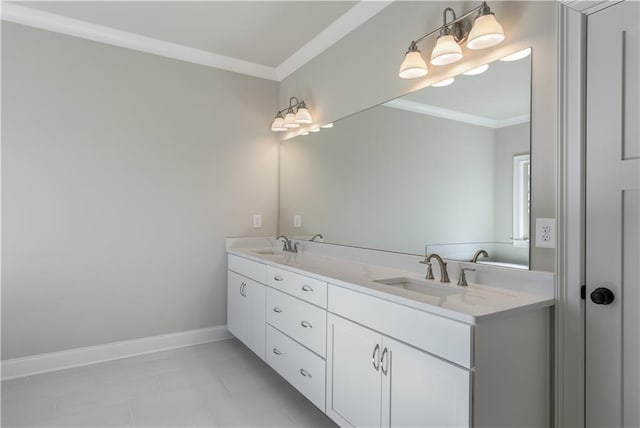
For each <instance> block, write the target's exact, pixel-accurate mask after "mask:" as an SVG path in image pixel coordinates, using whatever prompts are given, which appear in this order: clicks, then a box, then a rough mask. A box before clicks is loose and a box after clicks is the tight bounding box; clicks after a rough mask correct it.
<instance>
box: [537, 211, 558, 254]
mask: <svg viewBox="0 0 640 428" xmlns="http://www.w3.org/2000/svg"><path fill="white" fill-rule="evenodd" d="M536 247H539V248H555V247H556V219H555V218H537V219H536Z"/></svg>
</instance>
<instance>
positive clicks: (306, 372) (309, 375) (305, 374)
mask: <svg viewBox="0 0 640 428" xmlns="http://www.w3.org/2000/svg"><path fill="white" fill-rule="evenodd" d="M300 374H301V375H302V376H304V377H308V378H309V379H311V374H310V373H309V372H308V371H306V370H305V369H300Z"/></svg>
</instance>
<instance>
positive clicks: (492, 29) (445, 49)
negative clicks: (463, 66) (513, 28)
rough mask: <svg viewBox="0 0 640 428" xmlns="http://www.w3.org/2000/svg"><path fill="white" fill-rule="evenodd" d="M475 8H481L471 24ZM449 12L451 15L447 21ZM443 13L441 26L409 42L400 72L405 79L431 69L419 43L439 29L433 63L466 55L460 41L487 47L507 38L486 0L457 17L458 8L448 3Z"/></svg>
mask: <svg viewBox="0 0 640 428" xmlns="http://www.w3.org/2000/svg"><path fill="white" fill-rule="evenodd" d="M475 12H478V16H477V17H476V19H475V21H474V23H473V25H472V24H471V23H470V21H469V20H468V19H467V18H468V17H469V16H471V15H472V14H473V13H475ZM447 14H451V16H452V19H451V20H450V21H448V22H447ZM442 17H443V24H442V25H441V26H440V27H438V28H436V29H435V30H433V31H431V32H430V33H427V34H425V35H424V36H422V37H419V38H417V39H415V40H413V41H411V43H410V44H409V49H408V50H407V52H406V53H405V56H404V61H402V64H401V65H400V72H399V73H398V76H400V77H401V78H402V79H415V78H417V77H422V76H425V75H426V74H427V73H428V69H427V63H426V62H425V61H424V59H423V58H422V54H421V53H420V50H419V49H418V43H420V42H421V41H423V40H424V39H426V38H427V37H429V36H431V35H433V34H436V33H440V35H439V36H438V38H437V40H436V45H435V47H434V48H433V51H432V52H431V61H430V62H431V64H433V65H447V64H452V63H454V62H457V61H460V59H462V56H463V54H462V49H461V48H460V45H461V44H462V43H464V42H465V41H466V42H467V45H466V46H467V47H468V48H469V49H486V48H490V47H492V46H495V45H497V44H498V43H500V42H502V41H503V40H504V31H503V30H502V26H500V24H499V23H498V21H497V20H496V18H495V15H494V14H493V12H491V9H490V8H489V6H488V5H487V2H484V1H483V2H482V3H481V4H480V5H479V6H476V7H474V8H473V9H471V10H470V11H468V12H466V13H465V14H464V15H462V16H461V17H459V18H458V17H456V12H455V11H454V10H453V9H452V8H450V7H448V8H446V9H445V10H444V12H443V14H442ZM434 86H435V85H434Z"/></svg>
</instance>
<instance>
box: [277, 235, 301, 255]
mask: <svg viewBox="0 0 640 428" xmlns="http://www.w3.org/2000/svg"><path fill="white" fill-rule="evenodd" d="M276 239H279V240H281V241H282V243H283V245H282V251H286V252H287V253H297V252H298V243H297V242H296V243H295V244H292V243H291V239H289V238H287V237H286V236H284V235H280V236H278V237H277V238H276Z"/></svg>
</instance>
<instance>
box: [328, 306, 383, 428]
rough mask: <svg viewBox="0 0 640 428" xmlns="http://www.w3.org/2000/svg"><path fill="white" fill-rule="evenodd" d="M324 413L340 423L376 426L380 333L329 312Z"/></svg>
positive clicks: (379, 394)
mask: <svg viewBox="0 0 640 428" xmlns="http://www.w3.org/2000/svg"><path fill="white" fill-rule="evenodd" d="M328 327H329V346H328V355H327V414H328V415H329V416H330V417H331V418H332V419H334V420H335V421H337V422H338V423H339V424H340V425H343V426H348V425H351V426H354V427H379V426H380V400H381V382H382V380H381V375H380V352H381V349H380V348H381V343H380V342H381V339H382V337H381V335H380V334H379V333H376V332H374V331H372V330H369V329H368V328H364V327H362V326H359V325H358V324H355V323H352V322H350V321H347V320H345V319H343V318H340V317H337V316H335V315H332V314H329V323H328Z"/></svg>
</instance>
